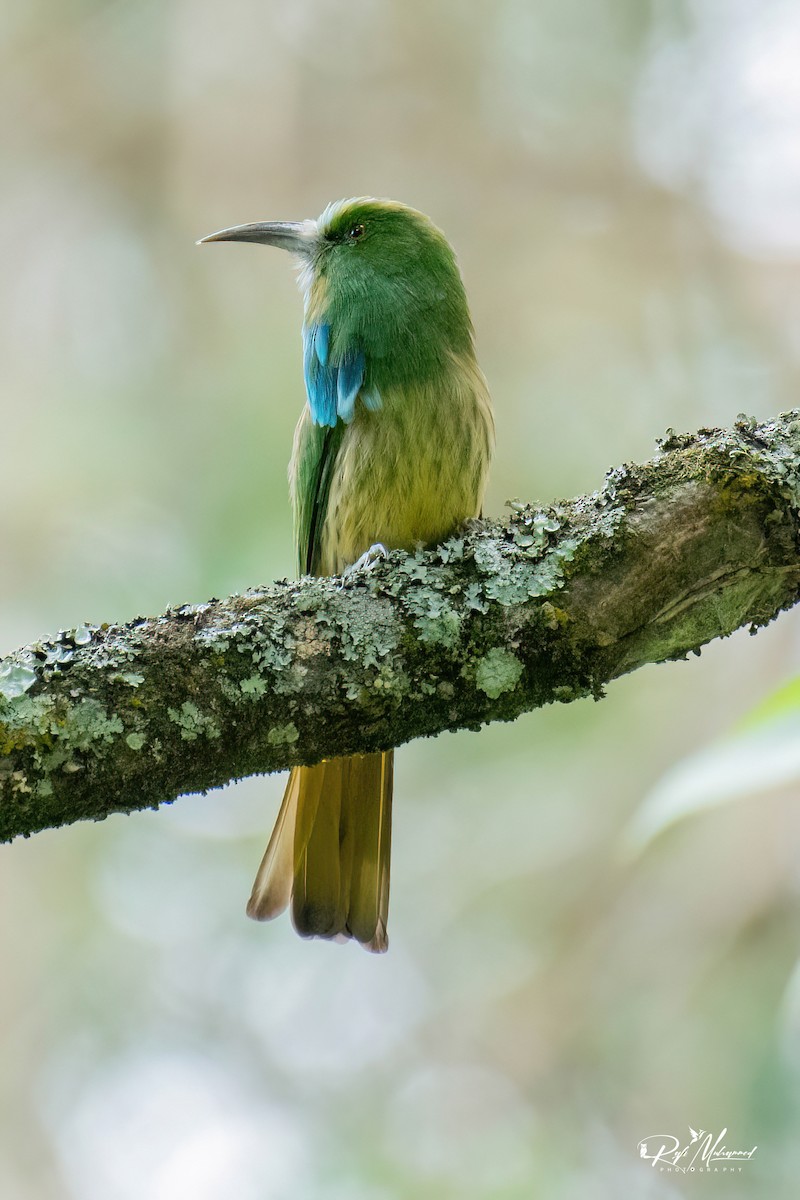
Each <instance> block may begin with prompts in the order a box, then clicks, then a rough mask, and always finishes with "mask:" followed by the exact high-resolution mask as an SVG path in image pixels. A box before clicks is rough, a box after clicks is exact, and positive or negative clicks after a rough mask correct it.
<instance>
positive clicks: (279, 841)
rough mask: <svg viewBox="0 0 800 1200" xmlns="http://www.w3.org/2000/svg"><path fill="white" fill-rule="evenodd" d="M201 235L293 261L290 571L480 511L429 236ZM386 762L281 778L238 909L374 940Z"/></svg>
mask: <svg viewBox="0 0 800 1200" xmlns="http://www.w3.org/2000/svg"><path fill="white" fill-rule="evenodd" d="M210 240H241V241H256V242H259V241H260V242H265V243H267V244H271V245H279V246H282V247H284V248H287V249H289V250H291V251H292V252H293V253H295V254H297V255H298V256H299V258H300V263H301V273H300V284H301V287H302V289H303V292H304V297H305V321H304V344H305V373H306V387H307V392H308V400H309V403H308V405H307V406H306V407H305V408H304V410H303V413H302V415H301V417H300V420H299V422H298V425H297V429H296V432H295V440H294V449H293V453H292V460H291V464H290V468H289V479H290V491H291V498H292V506H293V511H294V519H295V540H296V545H297V559H298V569H299V570H300V572H301V573H306V572H308V573H313V574H338V573H340V572H341V571H342V570H343V569H344V568H345V567H347V566H348V565H350V564H351V563H353V562H354V561H355V560H356V559H358V558H359V557H360V556H361V555H362V554H363V553H364V552H365V551H366V550H368V549H369V547H370V546H372V545H374V544H375V543H378V542H380V543H382V544H383V545H384V546H387V547H390V548H401V549H407V550H411V549H413V548H414V547H415V546H416V545H417V544H419V543H422V544H425V545H427V544H433V543H436V542H438V541H440V540H442V539H444V538H445V537H446V536H447V535H448V534H450V533H451V532H452V531H453V530H454V529H456V528H457V527H458V526H459V525H460V524H461V523H462V522H463V521H464V520H466V519H467V518H469V517H473V516H476V515H477V514H478V513H479V512H480V508H481V503H482V498H483V491H484V487H485V483H486V475H487V472H488V467H489V460H490V457H491V450H492V444H493V439H494V424H493V420H492V413H491V404H490V400H489V394H488V391H487V388H486V382H485V380H484V377H483V375H482V373H481V371H480V368H479V367H478V365H477V362H476V359H475V353H474V347H473V332H472V325H471V321H470V317H469V311H468V308H467V301H466V296H465V294H464V288H463V284H462V282H461V276H460V274H459V271H458V267H457V265H456V261H455V257H454V255H453V252H452V250H451V248H450V246H449V244H448V243H447V241H446V239H445V237H444V235H443V234H442V233H441V232H440V231H439V230H438V229H437V228H436V227H435V226H434V225H433V224H432V223H431V222H430V221H429V220H428V218H427V217H425V216H424V215H423V214H422V213H419V212H416V211H415V210H414V209H410V208H407V207H405V206H404V205H401V204H397V203H394V202H392V201H386V200H369V199H359V200H349V201H342V202H340V203H338V204H333V205H330V206H329V207H328V208H327V209H326V210H325V212H324V213H323V214H322V216H321V217H320V218H319V221H317V222H313V221H306V222H302V223H299V224H295V225H292V224H285V223H265V224H256V225H247V226H238V227H236V228H235V229H232V230H223V231H222V232H221V233H220V234H215V235H212V238H211V239H210ZM392 771H393V753H392V752H391V751H388V752H384V753H383V754H371V755H365V756H355V757H352V758H348V759H332V760H330V761H327V762H323V763H320V764H319V765H318V766H316V767H310V768H307V767H298V768H295V770H293V771H292V772H291V775H290V777H289V783H288V784H287V788H286V793H285V795H284V800H283V804H282V806H281V811H280V814H279V816H278V821H277V823H276V827H275V831H274V833H273V836H272V838H271V840H270V844H269V846H268V848H267V852H266V854H265V856H264V859H263V861H262V864H261V867H260V869H259V872H258V875H257V877H256V881H255V884H254V887H253V894H252V896H251V898H250V903H249V905H248V912H249V913H250V915H251V916H254V917H257V918H261V919H264V918H268V917H272V916H275V915H276V914H277V913H278V912H279V911H281V910H282V909H283V908H285V907H286V905H287V903H289V902H291V907H292V916H293V919H294V923H295V926H296V928H297V929H298V931H299V932H300V933H301V934H303V935H304V936H319V937H327V938H331V937H335V938H339V939H341V938H348V937H353V938H355V939H356V940H357V941H359V942H361V943H362V944H363V945H365V946H366V947H367V948H368V949H370V950H376V951H380V950H385V949H386V947H387V945H388V940H387V936H386V921H387V911H388V900H389V853H390V842H391V804H392Z"/></svg>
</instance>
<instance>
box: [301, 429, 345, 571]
mask: <svg viewBox="0 0 800 1200" xmlns="http://www.w3.org/2000/svg"><path fill="white" fill-rule="evenodd" d="M345 429H346V425H345V423H344V421H337V422H336V424H335V425H315V424H314V423H313V421H312V420H310V419H309V416H308V413H303V417H302V418H301V421H300V424H299V426H298V428H297V438H296V440H295V449H294V457H293V460H292V476H293V478H292V492H293V498H294V520H295V542H296V545H297V566H298V570H299V572H300V574H301V575H314V574H316V573H317V571H318V569H319V554H320V543H321V535H322V527H323V525H324V523H325V513H326V511H327V508H328V495H329V493H330V489H331V479H332V477H333V469H334V464H335V462H336V456H337V454H338V451H339V446H340V445H341V441H342V435H343V434H344V431H345Z"/></svg>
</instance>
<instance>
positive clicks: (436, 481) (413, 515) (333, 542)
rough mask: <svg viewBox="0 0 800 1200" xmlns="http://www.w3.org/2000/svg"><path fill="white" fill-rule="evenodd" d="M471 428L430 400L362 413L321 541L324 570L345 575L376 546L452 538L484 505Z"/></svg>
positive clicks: (334, 483)
mask: <svg viewBox="0 0 800 1200" xmlns="http://www.w3.org/2000/svg"><path fill="white" fill-rule="evenodd" d="M471 441H472V435H471V433H470V429H469V422H466V423H465V421H464V420H463V413H459V412H457V411H455V410H454V408H453V407H452V406H449V407H448V406H447V405H442V404H441V403H432V402H431V397H426V396H424V395H421V396H419V397H413V396H412V397H411V398H408V397H404V399H403V403H402V404H400V403H397V404H395V405H391V404H387V405H385V407H384V408H382V409H381V410H379V411H378V412H367V411H365V410H363V409H361V410H360V411H359V412H358V413H357V414H356V417H355V419H354V421H353V422H352V424H351V425H350V426H348V428H347V430H346V432H345V435H344V437H343V439H342V443H341V446H340V448H339V453H338V455H337V460H336V464H335V469H334V473H333V478H332V480H331V490H330V495H329V499H328V505H327V511H326V517H325V522H324V525H323V528H322V531H321V532H322V537H321V556H320V557H321V563H320V566H321V570H322V572H323V573H325V574H333V573H338V572H340V571H341V570H342V569H343V568H344V567H345V566H347V565H348V564H350V563H352V562H354V561H355V560H356V559H357V558H358V557H359V556H360V555H361V554H363V552H364V551H365V550H367V549H369V547H370V546H371V545H374V544H375V543H376V542H381V543H383V545H385V546H386V547H388V548H389V549H405V550H413V548H414V547H415V546H416V545H417V544H418V543H420V542H422V543H423V544H429V543H435V542H438V541H441V540H442V539H443V538H445V537H446V536H447V535H448V534H449V533H450V532H451V531H452V530H453V529H454V528H455V527H457V526H458V525H459V524H460V523H461V522H462V521H464V520H465V519H466V518H467V517H471V516H474V515H475V514H476V511H477V508H478V506H479V504H480V497H479V496H478V495H477V488H476V481H475V472H474V471H473V470H472V469H471V462H472V460H473V458H474V454H473V452H472V447H471V445H470V442H471Z"/></svg>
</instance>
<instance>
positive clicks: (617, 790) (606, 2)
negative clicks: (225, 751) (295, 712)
mask: <svg viewBox="0 0 800 1200" xmlns="http://www.w3.org/2000/svg"><path fill="white" fill-rule="evenodd" d="M799 61H800V8H798V6H797V4H796V3H794V2H793V0H684V2H681V0H651V2H647V0H644V2H643V0H595V2H594V3H592V4H585V3H579V2H578V0H494V2H493V3H492V4H488V3H471V4H464V3H461V4H458V3H455V2H454V0H424V2H423V0H352V2H351V3H349V4H347V5H341V4H336V3H334V2H333V0H293V3H292V4H290V5H289V4H285V3H278V2H277V0H268V2H265V0H227V3H226V4H225V5H220V4H218V3H211V2H210V0H193V2H191V3H190V2H189V0H160V2H158V3H156V0H139V2H138V3H136V4H132V3H120V2H117V3H96V2H93V0H70V2H68V3H64V2H63V0H62V2H61V3H56V0H29V2H28V3H26V4H19V3H12V2H11V0H4V3H3V4H2V7H0V109H1V110H2V113H3V122H2V131H1V132H0V139H1V140H2V153H1V154H0V180H2V185H1V186H0V262H2V271H1V272H0V407H1V411H2V426H0V427H1V428H2V440H1V441H0V462H1V463H2V469H0V498H1V499H0V504H1V505H2V509H1V511H2V519H0V562H1V563H2V576H1V577H0V578H1V581H2V582H1V583H0V589H1V591H2V604H1V605H0V649H2V650H3V651H6V650H9V649H11V648H13V647H14V646H16V645H18V644H21V643H25V642H28V641H30V640H32V639H34V638H36V637H37V636H39V635H41V634H42V633H45V632H50V631H53V630H54V629H57V628H59V627H69V626H73V625H75V624H77V623H79V622H81V621H85V620H88V621H98V622H99V621H102V620H114V619H117V620H124V619H126V618H129V617H132V616H134V615H135V614H138V613H147V614H154V613H157V612H159V611H160V610H162V609H163V608H164V607H165V606H166V605H168V604H170V603H180V602H186V601H202V600H204V599H206V598H207V597H208V596H210V595H224V594H226V593H227V592H229V591H233V590H236V589H241V588H244V587H246V586H248V585H254V584H259V583H262V582H266V581H269V580H271V579H273V578H276V577H280V576H284V575H286V574H289V573H290V572H291V570H292V566H293V553H292V548H291V529H290V517H289V511H288V502H287V497H286V475H285V468H286V462H287V460H288V457H289V451H290V442H291V435H292V429H293V426H294V423H295V420H296V417H297V414H298V412H299V410H300V407H301V405H302V403H303V400H304V395H303V387H302V375H301V351H300V342H299V327H300V321H301V302H300V297H299V295H298V294H297V290H296V285H295V281H294V279H293V274H292V271H291V269H290V264H289V262H288V261H287V259H286V258H285V257H284V256H282V255H279V254H277V253H272V252H271V251H264V250H261V249H259V248H253V247H249V246H206V247H202V248H197V247H195V245H194V240H195V238H197V237H200V236H202V235H203V234H206V233H209V232H210V231H212V230H214V229H218V228H220V227H221V226H223V225H230V224H235V223H239V222H243V221H250V220H256V219H269V218H282V219H295V218H302V217H306V216H314V215H317V214H318V213H319V212H320V211H321V210H322V209H323V208H324V206H325V205H326V204H327V203H328V201H330V200H334V199H337V198H340V197H343V196H348V195H360V194H365V193H366V194H374V195H378V196H392V197H395V198H397V199H402V200H404V201H406V202H407V203H410V204H412V205H414V206H416V207H418V208H421V209H423V210H424V211H426V212H428V213H429V214H430V215H431V216H432V217H433V219H434V220H435V221H436V222H437V224H439V225H440V226H441V227H442V228H443V229H444V230H445V231H446V232H447V234H448V236H449V237H450V239H451V240H452V242H453V244H454V245H455V247H456V249H457V252H458V254H459V258H460V262H461V266H462V269H463V273H464V276H465V280H466V284H467V290H468V293H469V295H470V298H471V304H472V311H473V315H474V319H475V325H476V328H477V337H478V347H479V355H480V358H481V362H482V365H483V367H484V370H485V372H486V374H487V376H488V378H489V381H490V385H491V388H492V391H493V395H494V401H495V407H496V415H497V429H498V442H497V455H496V460H495V464H494V470H493V477H492V483H491V489H490V495H489V499H488V504H487V510H488V512H489V513H490V514H492V515H497V514H500V513H501V511H502V506H503V503H504V501H505V500H506V499H507V498H509V497H513V496H519V497H522V498H525V499H529V500H537V499H538V500H543V501H546V500H551V499H553V498H556V497H559V496H568V495H572V494H575V493H578V492H582V491H587V490H592V489H594V488H595V487H597V486H598V485H599V484H600V482H601V480H602V476H603V472H604V471H605V470H606V468H608V467H609V466H612V465H616V464H618V463H621V462H623V461H625V460H635V459H641V458H646V457H648V456H649V455H650V454H651V453H652V452H653V449H654V441H655V438H656V437H657V436H659V435H661V434H662V433H663V431H664V430H665V428H666V427H667V426H673V427H675V428H677V429H694V428H696V427H698V426H700V425H703V424H730V423H731V422H732V421H733V420H734V418H735V417H736V415H737V413H739V412H741V411H745V412H747V413H748V414H750V413H753V414H756V415H757V416H759V417H768V416H770V415H772V414H775V413H777V412H778V411H780V410H782V409H785V408H788V407H790V406H791V405H792V404H793V403H796V402H798V397H799V396H800V389H799V388H798V383H800V153H799V152H798V146H799V145H800V71H799V70H798V65H797V64H798V62H799ZM799 664H800V616H799V615H798V614H797V613H795V614H791V613H790V614H787V615H785V616H783V617H781V619H780V620H779V621H778V622H777V623H776V624H774V625H773V626H772V627H770V628H769V629H767V630H764V631H762V632H760V633H759V634H758V636H757V637H756V638H750V637H748V636H747V633H746V632H742V633H739V634H737V635H736V636H734V637H733V638H731V639H729V640H728V641H726V642H724V643H719V642H718V643H715V644H713V645H711V646H709V647H708V649H706V650H705V651H704V652H703V655H702V657H700V658H692V660H691V661H690V662H686V663H679V664H670V665H668V666H660V667H651V668H648V669H645V670H642V671H639V672H637V673H636V674H635V675H633V676H631V677H629V678H627V679H624V680H621V681H619V682H618V683H615V684H614V685H613V686H612V687H611V688H610V689H609V694H608V697H607V699H605V700H604V701H603V702H602V703H601V704H595V703H593V702H591V701H583V702H581V703H577V704H571V705H568V706H565V707H562V708H552V709H549V710H546V711H542V712H538V713H533V714H530V715H528V716H527V717H525V718H523V719H521V720H519V721H517V722H516V724H514V725H508V726H501V725H496V726H493V727H490V728H487V729H485V730H483V731H482V732H481V733H480V734H467V733H464V734H459V735H456V736H454V735H448V736H445V737H441V738H439V739H438V740H436V741H425V742H419V743H417V744H415V745H412V746H408V747H406V748H404V749H403V750H402V751H401V752H400V753H399V754H398V758H397V768H396V802H395V814H396V815H395V836H394V847H393V866H394V874H393V885H392V911H391V920H390V933H391V941H392V945H391V950H390V952H389V954H388V955H387V956H386V957H384V958H381V959H376V958H373V957H371V956H368V955H367V954H365V953H363V952H362V951H361V950H359V949H358V948H357V947H354V946H352V945H350V946H347V947H341V946H336V945H328V944H322V943H304V942H302V941H301V940H300V939H298V938H297V937H296V936H295V935H294V933H293V932H292V930H291V927H290V924H289V922H288V921H287V920H282V921H280V922H277V923H275V924H273V925H268V926H257V925H255V924H253V923H251V922H249V921H247V920H246V918H245V916H244V903H245V900H246V898H247V896H248V894H249V889H250V884H251V880H252V876H253V874H254V871H255V868H256V866H257V864H258V861H259V859H260V857H261V854H262V851H263V848H264V844H265V839H266V837H267V835H268V833H269V831H270V829H271V825H272V821H273V818H274V815H275V812H276V810H277V806H278V803H279V800H280V795H281V792H282V787H283V779H282V778H278V777H276V778H269V779H253V780H248V781H245V782H244V783H242V784H240V785H239V786H236V787H230V788H227V789H225V790H224V791H223V792H218V793H215V794H213V795H210V796H208V797H205V798H202V797H187V798H183V799H182V800H180V801H178V802H176V803H175V804H174V805H172V806H170V807H166V808H164V809H162V810H161V811H159V812H148V813H142V814H138V815H134V816H131V817H122V816H116V817H113V818H111V819H109V820H108V821H106V822H105V823H103V824H99V825H89V824H84V825H78V826H74V827H71V828H67V829H63V830H58V831H54V832H49V833H45V834H40V835H38V836H36V837H35V838H32V839H30V840H29V841H20V842H17V843H15V844H13V845H10V846H3V847H1V848H0V859H1V860H2V870H1V871H0V960H1V961H2V964H3V966H2V987H0V1195H2V1196H4V1197H16V1198H19V1200H39V1198H42V1200H44V1198H46V1200H62V1198H63V1200H73V1198H75V1200H141V1198H142V1197H148V1200H181V1198H183V1197H187V1196H191V1197H192V1198H193V1200H221V1198H223V1197H225V1198H227V1197H236V1198H237V1200H283V1198H287V1200H288V1198H290V1197H291V1198H293V1200H295V1198H298V1197H300V1198H302V1200H393V1198H395V1197H415V1198H417V1197H419V1198H422V1200H428V1198H429V1200H442V1198H443V1200H449V1198H453V1200H472V1198H484V1197H487V1198H489V1197H491V1198H495V1197H499V1198H501V1200H517V1198H519V1200H528V1198H531V1197H539V1196H542V1197H548V1198H550V1197H553V1198H554V1200H587V1198H589V1200H593V1198H598V1200H606V1198H608V1200H618V1198H619V1197H620V1196H625V1197H635V1198H636V1200H639V1198H642V1200H662V1198H663V1200H669V1198H672V1197H682V1196H684V1195H689V1194H691V1195H696V1194H699V1193H700V1192H701V1191H702V1193H703V1195H711V1196H718V1195H719V1196H725V1197H728V1198H729V1200H741V1198H743V1197H763V1196H766V1195H769V1196H770V1197H771V1198H778V1200H781V1198H783V1197H787V1198H788V1197H795V1196H796V1195H797V1180H798V1177H799V1176H800V1142H799V1141H798V1138H797V1130H798V1122H799V1121H800V969H798V967H797V963H798V957H799V956H800V811H799V810H798V806H797V803H796V800H797V797H796V791H797V785H796V774H797V768H796V765H795V766H794V767H793V766H792V762H791V761H789V762H788V765H787V762H786V753H785V751H786V748H787V747H791V746H793V745H797V744H800V730H799V729H798V725H800V721H798V720H796V719H794V717H793V716H792V713H791V712H789V715H788V716H786V714H785V713H784V719H783V722H782V724H781V728H780V730H778V729H777V727H774V723H773V724H772V725H771V724H770V723H769V722H767V735H763V730H762V731H761V734H762V735H760V736H759V737H756V738H754V739H753V738H751V740H750V741H749V742H748V741H747V738H746V737H745V735H739V734H737V729H738V727H739V725H740V723H741V722H742V721H743V720H745V719H746V718H747V715H748V714H749V713H750V712H751V711H752V710H753V708H754V706H756V705H757V704H758V703H759V702H760V701H762V700H763V698H764V697H767V696H769V695H770V694H771V693H772V692H773V691H774V690H775V689H776V688H778V687H779V686H780V685H781V684H783V683H785V682H786V681H787V680H789V679H791V678H792V677H793V676H794V675H795V674H796V673H797V672H798V670H799V669H800V667H799ZM743 739H744V740H743ZM770 739H772V740H770ZM743 746H744V750H743ZM781 747H782V748H783V754H784V757H783V758H781V759H780V761H781V763H782V764H783V766H784V769H782V770H773V769H772V767H773V766H774V764H775V762H776V761H777V758H776V755H778V756H779V750H780V748H781ZM737 754H738V755H742V754H744V756H745V759H746V760H747V769H744V768H741V769H740V759H739V758H737V757H736V756H737ZM789 759H791V754H790V755H789ZM734 767H735V769H734ZM702 771H705V772H706V774H707V776H708V778H709V779H711V780H712V783H709V784H708V786H706V785H704V784H701V785H698V778H700V779H702V778H705V777H706V776H703V775H702ZM698 772H700V774H699V775H698ZM709 772H710V775H708V773H709ZM732 776H734V777H735V779H734V781H733V783H732V782H731V777H732ZM726 781H727V782H726ZM665 789H666V793H665ZM670 789H671V791H670ZM665 794H666V799H665ZM712 796H713V798H715V799H716V800H731V801H733V799H734V798H735V801H736V802H735V803H734V802H730V803H725V804H719V803H717V804H716V806H715V807H713V808H711V807H709V800H710V798H711V797H712ZM681 807H682V808H683V809H684V810H687V811H688V813H689V815H688V816H685V817H684V819H682V820H680V821H672V823H671V825H670V827H669V828H668V829H665V828H664V825H665V824H667V822H668V819H669V813H672V815H673V816H674V814H675V812H676V811H677V810H678V809H680V808H681ZM694 809H698V810H699V809H702V810H703V811H693V810H694ZM665 813H666V814H667V818H665V817H664V814H665ZM643 814H644V816H643ZM648 814H649V817H648ZM632 829H633V830H638V831H639V834H637V836H636V837H631V835H630V831H631V830H632ZM643 829H644V830H645V831H646V832H645V834H642V830H643ZM640 835H641V836H640ZM690 1125H691V1126H693V1127H694V1128H695V1129H698V1128H700V1129H703V1130H707V1131H713V1133H714V1136H716V1134H717V1133H718V1132H720V1131H721V1130H723V1129H725V1128H727V1130H728V1135H727V1137H726V1138H725V1141H726V1143H727V1145H728V1146H729V1147H732V1148H739V1149H749V1148H751V1147H752V1146H753V1145H755V1144H757V1145H758V1150H757V1152H756V1155H755V1157H754V1159H753V1160H752V1162H750V1163H748V1164H745V1166H744V1167H743V1169H742V1171H741V1173H739V1174H736V1175H732V1174H727V1173H726V1174H724V1175H722V1174H717V1175H710V1176H708V1177H705V1178H704V1179H703V1180H700V1181H698V1180H697V1179H687V1178H682V1177H680V1176H676V1175H675V1174H667V1173H663V1172H659V1171H658V1170H654V1169H653V1167H652V1166H650V1165H649V1164H648V1163H645V1162H642V1161H640V1159H639V1155H638V1150H637V1144H638V1143H639V1141H640V1140H641V1139H643V1138H646V1137H649V1136H650V1135H653V1134H655V1133H667V1134H668V1133H672V1134H674V1135H675V1136H676V1137H678V1138H680V1139H687V1138H688V1127H689V1126H690Z"/></svg>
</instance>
